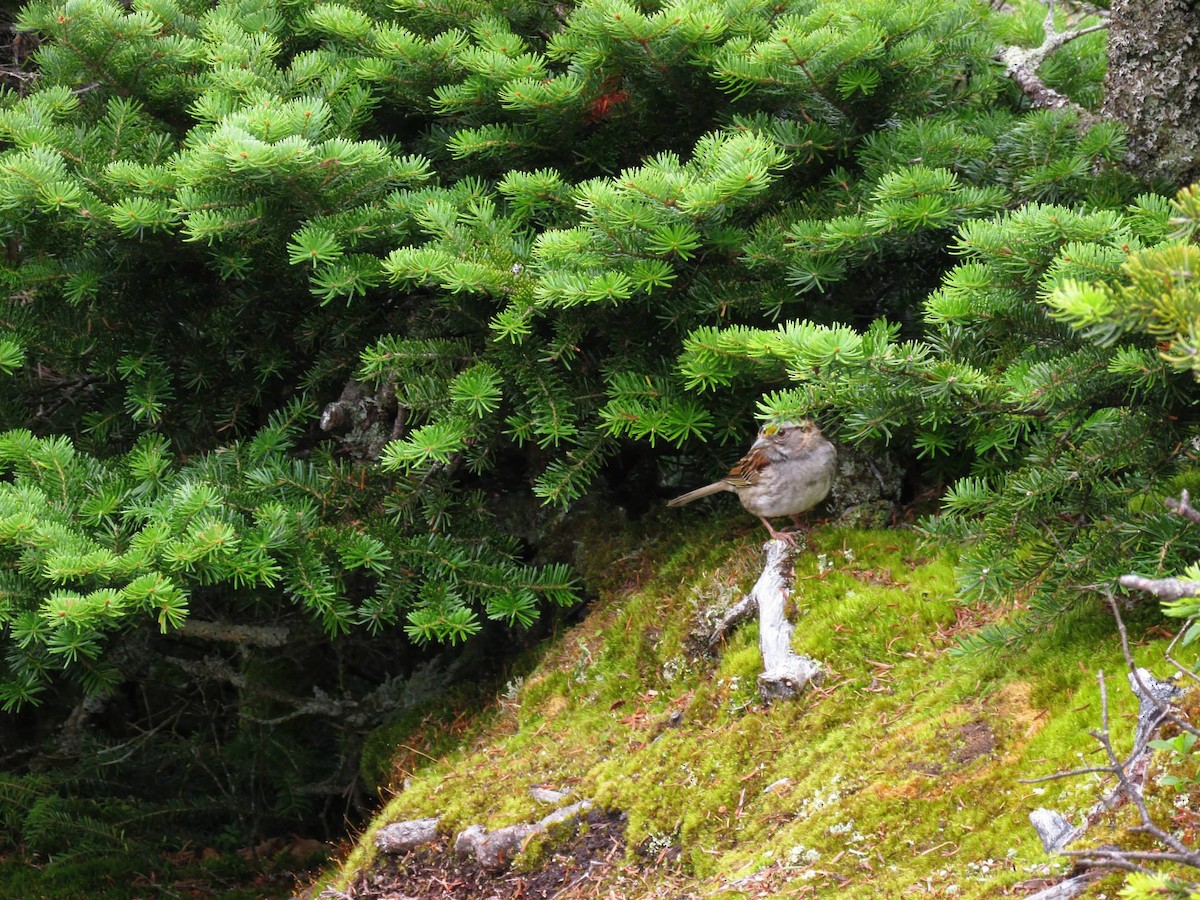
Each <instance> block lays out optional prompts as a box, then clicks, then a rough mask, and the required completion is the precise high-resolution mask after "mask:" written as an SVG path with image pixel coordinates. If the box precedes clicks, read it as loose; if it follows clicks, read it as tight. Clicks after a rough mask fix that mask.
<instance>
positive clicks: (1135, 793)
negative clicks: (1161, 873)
mask: <svg viewBox="0 0 1200 900" xmlns="http://www.w3.org/2000/svg"><path fill="white" fill-rule="evenodd" d="M1183 503H1184V504H1185V505H1186V503H1187V497H1186V495H1185V496H1184V498H1183ZM1122 581H1123V582H1124V579H1122ZM1090 587H1092V588H1095V587H1097V586H1096V585H1092V586H1090ZM1104 595H1105V598H1106V599H1107V601H1108V604H1109V607H1110V609H1111V610H1112V613H1113V618H1114V621H1115V622H1116V624H1117V632H1118V634H1119V636H1120V642H1121V653H1122V655H1123V656H1124V658H1125V665H1126V667H1127V668H1128V670H1129V671H1128V678H1129V684H1130V688H1131V689H1132V690H1133V692H1134V694H1135V695H1136V696H1137V698H1138V728H1137V731H1136V732H1135V734H1134V739H1133V748H1132V749H1131V751H1130V753H1129V756H1128V758H1126V759H1124V760H1122V759H1121V758H1120V757H1119V756H1118V755H1117V752H1116V750H1115V749H1114V747H1113V742H1112V734H1111V731H1110V727H1109V709H1108V686H1107V684H1106V682H1105V680H1104V673H1103V672H1098V673H1097V678H1098V680H1099V685H1100V716H1101V720H1100V728H1099V729H1098V730H1096V731H1092V732H1091V735H1092V737H1094V738H1095V739H1096V741H1097V742H1098V743H1099V744H1100V747H1101V749H1102V750H1103V751H1104V754H1105V757H1106V758H1107V760H1108V765H1106V766H1088V767H1084V768H1079V769H1073V770H1071V771H1069V772H1059V773H1056V774H1054V775H1049V776H1046V777H1044V778H1036V779H1028V780H1027V781H1025V780H1023V781H1024V783H1030V784H1032V783H1038V782H1044V781H1051V780H1057V779H1059V778H1070V777H1074V776H1078V775H1085V774H1093V773H1101V774H1107V775H1111V776H1112V777H1113V779H1114V780H1115V782H1116V786H1115V787H1114V788H1113V790H1112V791H1111V792H1110V793H1109V794H1108V795H1106V796H1105V797H1103V798H1101V799H1100V801H1099V802H1097V803H1096V804H1095V805H1094V806H1093V807H1092V809H1091V810H1089V812H1088V814H1087V816H1086V817H1085V821H1084V823H1083V824H1082V825H1081V826H1079V827H1072V826H1071V824H1070V823H1069V822H1068V821H1067V820H1066V819H1065V818H1064V817H1063V816H1061V815H1059V814H1058V813H1055V812H1053V811H1051V810H1046V809H1039V810H1036V811H1035V812H1034V813H1033V814H1031V815H1030V820H1031V822H1033V824H1034V828H1035V829H1036V830H1037V831H1038V834H1039V835H1040V836H1041V837H1042V841H1043V844H1044V845H1045V847H1046V849H1047V850H1048V851H1050V850H1056V851H1058V852H1059V853H1061V854H1062V855H1064V856H1068V857H1071V858H1073V859H1075V860H1076V861H1077V862H1078V864H1079V865H1081V866H1085V867H1088V868H1092V869H1121V870H1123V871H1128V872H1139V873H1143V874H1147V875H1152V874H1155V870H1154V869H1152V868H1149V866H1150V865H1160V866H1161V865H1184V866H1189V867H1192V868H1197V869H1200V851H1195V850H1191V849H1190V848H1188V847H1187V845H1186V844H1184V843H1183V842H1182V841H1181V840H1180V839H1179V838H1177V837H1176V836H1175V835H1174V834H1172V833H1171V832H1170V831H1169V830H1167V829H1165V828H1163V827H1162V826H1161V825H1159V824H1158V823H1157V822H1155V820H1154V817H1153V816H1152V815H1151V813H1150V810H1149V808H1148V807H1147V806H1146V801H1145V798H1144V796H1143V788H1144V785H1145V780H1146V775H1147V770H1148V768H1149V763H1150V756H1151V752H1152V751H1151V747H1150V741H1151V739H1152V738H1153V736H1154V735H1155V733H1157V732H1158V730H1159V729H1160V728H1161V727H1162V726H1163V725H1164V724H1167V723H1168V722H1170V723H1172V724H1174V725H1176V726H1177V727H1179V728H1180V729H1181V730H1183V731H1187V732H1190V733H1193V734H1195V733H1196V729H1195V727H1194V726H1193V725H1192V724H1191V723H1190V722H1188V721H1187V720H1186V719H1185V718H1183V717H1182V716H1180V715H1179V714H1178V711H1177V709H1176V708H1174V707H1173V706H1172V705H1171V701H1172V700H1174V699H1175V698H1176V697H1178V696H1179V695H1180V693H1181V692H1180V691H1179V689H1178V688H1176V687H1175V686H1174V685H1172V684H1171V683H1170V682H1166V681H1159V680H1158V679H1157V678H1155V677H1154V676H1153V675H1151V674H1150V672H1148V671H1147V670H1146V669H1143V668H1140V667H1139V666H1138V665H1137V663H1136V662H1135V660H1134V658H1133V654H1132V652H1131V651H1130V648H1129V633H1128V631H1127V630H1126V627H1125V622H1124V620H1123V619H1122V617H1121V611H1120V608H1119V606H1118V604H1117V601H1116V598H1115V597H1114V596H1113V593H1112V591H1111V590H1108V589H1107V588H1106V589H1105V590H1104ZM1186 627H1187V626H1186V625H1185V628H1186ZM1181 633H1182V632H1181ZM1176 640H1178V636H1176ZM1174 645H1175V641H1172V642H1171V645H1170V647H1168V650H1169V649H1170V648H1171V647H1173V646H1174ZM1125 802H1129V803H1132V804H1133V806H1134V808H1135V809H1136V810H1137V813H1138V819H1139V824H1137V825H1134V826H1132V827H1131V828H1130V831H1132V832H1135V833H1137V834H1145V835H1148V836H1149V837H1151V838H1152V839H1153V840H1154V841H1155V842H1156V843H1157V844H1158V845H1159V847H1161V848H1163V849H1158V850H1130V849H1123V848H1121V847H1093V848H1088V849H1084V850H1068V849H1065V848H1066V846H1067V845H1068V844H1070V843H1071V842H1073V841H1075V840H1076V839H1077V838H1079V837H1080V836H1081V835H1083V834H1084V833H1085V832H1086V830H1087V828H1088V827H1089V826H1090V825H1091V824H1093V823H1094V822H1095V821H1096V820H1097V819H1098V818H1099V817H1100V815H1101V814H1103V813H1105V812H1107V811H1110V810H1112V809H1115V808H1116V807H1118V806H1120V805H1121V804H1123V803H1125ZM1197 887H1198V886H1196V885H1185V888H1187V889H1189V890H1191V889H1195V888H1197ZM1079 889H1080V890H1082V886H1081V887H1080V888H1079ZM1039 896H1041V895H1039ZM1070 896H1074V895H1073V894H1070Z"/></svg>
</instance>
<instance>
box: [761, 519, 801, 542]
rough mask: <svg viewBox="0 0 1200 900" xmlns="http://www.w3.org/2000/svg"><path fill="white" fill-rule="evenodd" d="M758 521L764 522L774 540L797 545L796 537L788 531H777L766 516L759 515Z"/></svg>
mask: <svg viewBox="0 0 1200 900" xmlns="http://www.w3.org/2000/svg"><path fill="white" fill-rule="evenodd" d="M758 521H760V522H762V523H763V525H765V526H766V528H767V532H768V533H769V534H770V535H771V539H772V540H776V541H783V542H784V543H785V544H788V545H789V546H792V547H795V546H796V538H795V537H794V536H793V535H791V534H789V533H788V532H786V531H776V530H775V529H774V528H772V527H771V523H770V522H768V521H767V517H766V516H759V517H758Z"/></svg>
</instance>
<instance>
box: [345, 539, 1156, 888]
mask: <svg viewBox="0 0 1200 900" xmlns="http://www.w3.org/2000/svg"><path fill="white" fill-rule="evenodd" d="M758 537H759V536H758V535H757V534H755V535H753V536H747V537H741V538H732V537H730V535H729V534H728V533H727V532H726V531H725V530H724V529H723V527H722V526H721V524H720V523H716V524H711V525H709V526H706V528H705V531H704V533H702V534H696V533H692V534H691V535H689V536H688V538H687V540H686V542H680V543H676V544H675V549H674V550H673V551H672V552H669V553H666V554H664V555H663V557H662V558H660V559H657V560H655V561H654V564H653V565H649V564H647V563H646V562H645V561H644V560H643V561H642V564H641V565H640V566H639V563H638V561H637V560H636V559H633V560H631V559H630V558H628V557H627V558H626V559H625V561H624V566H623V567H617V568H615V569H614V570H613V571H614V573H616V574H615V575H614V577H612V578H610V582H613V583H614V585H613V586H611V587H610V588H609V589H607V590H606V591H604V592H603V594H602V598H601V600H600V602H599V603H598V604H597V605H596V606H595V608H594V609H593V611H592V612H591V614H590V615H589V617H588V619H587V620H586V621H584V622H583V623H581V624H580V625H578V626H577V627H575V628H573V629H571V630H569V631H567V632H566V633H564V634H562V635H561V636H560V637H559V638H558V639H557V640H556V641H554V642H552V643H551V644H550V645H549V646H548V647H547V648H546V649H545V652H544V654H543V656H542V658H541V660H540V662H539V663H538V665H537V666H536V668H535V669H534V670H533V671H532V673H531V674H530V675H529V677H527V678H526V679H524V681H523V682H521V683H520V684H510V685H509V688H508V690H507V691H506V692H505V694H504V696H501V697H499V698H498V699H497V704H498V705H499V707H500V709H499V712H498V713H497V711H496V710H492V711H491V713H490V715H491V717H492V718H491V720H490V722H489V724H488V726H487V728H486V729H485V730H484V731H483V732H482V733H481V734H480V735H479V736H477V738H476V739H475V740H474V741H473V742H472V743H471V744H470V745H469V746H462V747H460V748H459V749H458V750H455V751H453V752H451V753H449V754H448V755H446V756H444V757H443V758H440V759H438V760H436V761H427V765H426V766H425V767H424V768H422V769H420V770H419V771H417V772H416V773H415V774H414V775H413V777H411V778H410V779H409V780H408V784H407V786H406V787H405V788H404V789H403V790H401V791H400V792H399V793H398V794H397V795H396V796H395V797H394V798H393V799H392V800H391V802H390V803H388V804H387V807H386V808H385V809H384V810H383V811H382V813H381V814H380V815H379V816H378V818H377V820H376V822H375V824H374V825H373V826H372V827H371V828H370V829H368V830H367V832H366V833H365V834H364V835H363V837H362V840H361V842H360V844H359V846H358V847H357V848H356V849H355V850H354V851H353V852H352V854H351V855H350V857H349V858H348V860H347V861H346V863H345V865H344V866H343V869H342V871H341V872H340V873H339V875H338V876H337V879H336V880H338V881H342V880H344V879H346V878H348V877H350V875H351V873H353V872H355V871H357V870H359V869H360V868H361V867H363V866H366V865H370V863H371V860H372V855H373V852H374V851H373V850H372V849H371V847H372V844H371V836H372V833H373V831H374V830H375V828H377V827H378V826H380V825H382V824H385V823H387V822H391V821H396V820H400V819H410V818H418V817H423V816H429V815H440V816H441V817H442V821H441V828H442V829H443V830H445V831H446V832H447V833H450V834H452V833H454V832H455V831H457V830H458V829H461V828H463V827H465V826H467V825H469V824H473V823H483V824H484V825H486V826H487V827H488V828H489V829H490V828H497V827H500V826H503V825H508V824H512V823H514V822H518V821H531V820H534V819H536V818H539V817H541V816H542V815H544V814H545V812H546V810H545V808H544V807H539V805H538V804H537V803H536V802H535V801H534V800H532V799H531V797H530V793H529V789H530V788H531V787H533V786H535V785H551V786H555V787H561V788H568V789H569V790H570V791H571V792H572V793H573V794H574V795H576V796H579V797H590V798H592V799H593V800H594V801H596V802H597V803H598V804H600V805H603V806H607V807H612V808H616V809H620V810H623V811H625V812H626V813H627V814H628V817H629V822H628V842H629V846H630V847H631V848H637V849H639V850H641V851H642V853H643V854H644V855H646V856H648V857H649V858H653V857H655V856H656V855H657V854H658V853H659V852H660V851H662V850H664V849H666V848H672V849H677V850H678V860H679V865H680V866H681V867H682V871H683V872H684V873H685V877H686V880H687V881H688V883H689V884H688V887H689V888H690V889H692V890H695V891H696V892H698V893H701V894H707V892H709V891H712V890H714V889H717V888H721V887H725V888H726V889H727V890H729V889H732V890H731V891H730V892H729V893H725V892H722V896H739V895H746V896H760V895H770V894H773V893H776V892H783V893H785V894H789V895H805V894H808V893H809V892H810V891H815V892H816V893H817V894H819V896H822V897H825V896H838V897H859V896H861V897H870V896H901V895H907V894H910V893H912V894H917V895H923V896H955V897H984V896H996V895H997V894H1000V893H1003V889H1004V888H1005V887H1006V886H1010V885H1013V884H1015V883H1017V882H1019V881H1022V880H1028V879H1030V878H1034V877H1037V876H1039V875H1045V874H1050V872H1051V871H1052V870H1055V871H1059V870H1062V869H1063V868H1065V864H1064V863H1063V862H1062V861H1061V860H1054V859H1052V858H1050V857H1048V856H1046V854H1044V853H1043V851H1042V848H1041V845H1040V842H1039V841H1038V838H1037V837H1036V835H1035V834H1034V832H1033V829H1032V828H1031V827H1030V825H1029V819H1028V816H1029V812H1030V811H1031V810H1032V809H1034V808H1035V807H1037V806H1049V807H1051V808H1054V809H1057V810H1059V811H1061V812H1064V813H1066V814H1067V815H1068V816H1072V817H1073V818H1074V819H1075V820H1078V818H1079V813H1080V811H1081V810H1083V809H1086V808H1088V807H1089V806H1090V805H1091V804H1092V803H1093V802H1094V800H1095V799H1096V797H1097V796H1098V787H1097V785H1096V783H1095V782H1094V781H1087V780H1085V779H1082V778H1078V779H1067V780H1062V781H1055V782H1050V783H1047V784H1043V785H1038V786H1029V785H1023V784H1021V783H1020V781H1019V779H1022V778H1029V777H1036V776H1040V775H1044V774H1048V773H1052V772H1056V771H1060V770H1065V769H1070V768H1074V767H1076V766H1079V765H1081V764H1083V763H1084V762H1085V761H1086V762H1087V764H1090V765H1095V764H1100V763H1101V760H1100V758H1099V756H1098V749H1097V747H1096V743H1095V741H1094V740H1093V739H1092V738H1090V737H1089V736H1088V731H1089V730H1090V729H1092V728H1095V727H1096V726H1097V724H1098V723H1099V720H1100V705H1099V693H1098V687H1097V680H1096V671H1097V670H1098V669H1102V670H1104V671H1105V672H1106V673H1108V674H1109V675H1110V676H1111V677H1110V685H1111V689H1110V691H1109V694H1110V714H1111V717H1112V727H1113V732H1114V736H1115V738H1116V740H1117V743H1118V746H1119V747H1124V746H1127V744H1128V741H1129V735H1130V734H1131V732H1132V726H1133V721H1134V718H1135V716H1134V713H1135V706H1136V704H1135V702H1134V698H1133V697H1132V695H1131V694H1130V692H1129V691H1128V690H1127V689H1126V687H1125V681H1124V673H1123V670H1124V663H1123V661H1122V657H1121V653H1120V650H1119V647H1118V644H1117V641H1116V638H1115V631H1114V629H1113V627H1112V623H1111V621H1109V620H1108V619H1107V617H1106V616H1104V615H1102V614H1099V613H1098V614H1096V615H1094V616H1085V617H1082V618H1081V620H1080V621H1077V622H1075V623H1073V624H1072V626H1071V627H1070V628H1069V629H1059V630H1058V631H1056V632H1054V633H1052V634H1050V635H1046V636H1043V637H1042V638H1041V639H1040V640H1039V641H1037V642H1035V643H1034V644H1033V645H1032V646H1029V647H1027V648H1025V649H1024V650H1023V651H1022V652H1020V653H1014V654H1011V655H1004V656H985V655H969V656H965V657H964V656H956V655H953V654H952V653H951V652H950V651H951V650H952V648H953V647H954V646H955V644H956V639H957V637H958V636H959V635H960V634H962V633H964V632H970V631H971V630H972V629H974V628H977V627H978V626H979V625H980V624H982V623H983V621H984V620H986V619H988V618H990V617H993V616H994V615H995V614H996V613H995V612H994V611H990V610H986V609H983V608H972V607H968V606H964V605H963V604H962V603H961V602H959V601H957V600H956V599H955V588H954V579H953V559H952V557H951V554H949V553H945V552H943V553H938V552H933V551H929V550H927V549H926V550H922V549H920V548H919V546H918V543H917V541H916V539H915V537H914V536H912V535H911V534H909V533H906V532H901V531H879V532H847V531H839V530H820V531H817V532H815V533H814V534H813V535H812V537H811V539H810V546H811V548H812V549H811V551H810V552H807V553H805V554H802V556H801V558H800V560H799V562H798V564H797V578H796V587H795V590H794V591H793V598H794V602H795V604H796V609H795V610H793V615H792V619H793V621H794V622H795V623H796V626H797V627H796V634H795V639H794V646H795V649H796V650H797V651H798V652H801V653H804V654H806V655H808V656H811V657H814V658H816V659H818V660H820V661H821V662H822V663H823V664H824V665H825V666H826V668H827V670H828V676H827V678H826V680H825V682H824V683H823V685H822V686H821V687H820V688H819V689H818V690H815V691H813V692H812V693H810V694H808V695H807V696H806V697H804V698H802V699H800V700H799V701H797V702H792V703H781V704H778V705H775V706H772V707H769V708H768V707H764V706H762V705H761V704H760V703H759V701H758V697H757V692H756V686H755V677H756V675H757V672H758V671H759V667H760V661H759V655H758V648H757V643H756V642H757V627H756V625H755V624H753V623H750V624H746V625H743V626H742V627H741V628H740V629H739V630H737V631H736V632H735V633H734V635H733V636H732V638H731V639H730V642H729V643H728V644H727V645H726V646H724V647H723V648H721V649H720V651H719V652H718V653H717V654H716V656H715V657H709V656H705V655H704V654H702V653H700V652H698V650H697V644H696V642H695V640H694V639H693V638H692V637H690V635H691V633H692V632H693V631H694V630H695V629H696V628H697V627H698V623H699V621H701V620H702V619H703V617H704V615H705V613H706V612H707V613H709V614H711V611H712V609H713V608H714V607H722V608H723V607H725V606H728V605H729V603H731V602H733V601H734V600H736V599H737V598H738V597H740V596H741V595H742V593H743V592H744V591H745V590H747V589H748V588H749V586H750V585H751V584H752V583H753V580H754V578H755V577H756V575H757V570H758V568H759V566H760V565H761V553H760V552H759V542H758ZM622 573H623V575H624V577H623V579H622V578H621V577H618V576H620V575H621V574H622ZM618 581H621V582H622V583H621V584H620V585H619V586H617V585H615V582H618ZM1161 651H1162V646H1161V644H1158V643H1157V642H1155V641H1149V642H1146V643H1145V644H1143V645H1142V646H1140V647H1139V648H1138V649H1137V653H1138V656H1139V662H1143V663H1146V664H1150V665H1151V667H1152V668H1156V669H1158V670H1159V672H1160V674H1161V673H1162V670H1163V666H1162V664H1161V657H1162V653H1161ZM664 874H665V873H664ZM678 879H679V870H678V868H677V869H676V871H675V875H674V880H673V884H674V885H675V886H676V887H677V886H678V884H679V880H678ZM647 890H650V889H649V888H648V889H647Z"/></svg>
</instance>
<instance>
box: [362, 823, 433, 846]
mask: <svg viewBox="0 0 1200 900" xmlns="http://www.w3.org/2000/svg"><path fill="white" fill-rule="evenodd" d="M437 824H438V820H437V819H436V818H435V819H412V820H410V821H407V822H393V823H392V824H391V825H384V826H383V827H382V828H380V829H379V831H377V832H376V833H375V846H376V847H378V848H379V849H380V850H382V851H383V852H384V853H407V852H408V851H409V850H412V849H413V848H414V847H420V846H421V845H422V844H429V843H432V842H433V841H434V840H436V839H437Z"/></svg>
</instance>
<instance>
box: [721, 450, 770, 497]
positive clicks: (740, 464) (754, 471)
mask: <svg viewBox="0 0 1200 900" xmlns="http://www.w3.org/2000/svg"><path fill="white" fill-rule="evenodd" d="M770 464H771V461H770V460H769V459H768V458H767V454H766V453H765V452H764V451H763V449H762V448H761V447H751V448H750V452H749V453H747V454H746V455H745V456H743V457H742V458H741V459H739V460H738V461H737V462H736V463H735V464H734V466H733V468H732V469H730V470H729V474H728V475H726V476H725V477H724V478H723V479H722V481H724V482H725V483H726V484H730V485H733V486H734V487H749V486H750V485H752V484H754V482H755V481H757V480H758V477H759V474H760V473H761V472H762V470H763V469H765V468H766V467H767V466H769V465H770Z"/></svg>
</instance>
